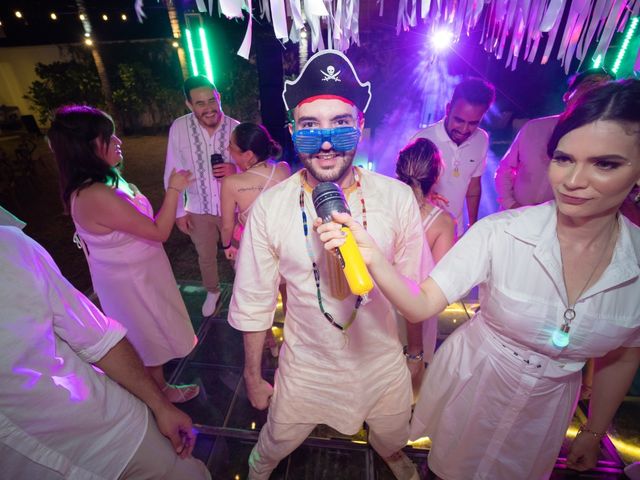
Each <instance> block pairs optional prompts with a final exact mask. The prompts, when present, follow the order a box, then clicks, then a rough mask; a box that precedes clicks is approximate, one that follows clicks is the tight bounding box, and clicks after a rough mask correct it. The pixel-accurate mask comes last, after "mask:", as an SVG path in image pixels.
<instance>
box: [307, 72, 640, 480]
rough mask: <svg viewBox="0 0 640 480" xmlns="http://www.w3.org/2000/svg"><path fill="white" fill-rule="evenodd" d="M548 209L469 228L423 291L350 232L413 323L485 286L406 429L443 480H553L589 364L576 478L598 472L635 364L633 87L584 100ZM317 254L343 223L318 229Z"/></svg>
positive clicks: (573, 455) (558, 149)
mask: <svg viewBox="0 0 640 480" xmlns="http://www.w3.org/2000/svg"><path fill="white" fill-rule="evenodd" d="M549 153H550V157H551V158H552V160H551V164H550V166H549V180H550V182H551V185H552V188H553V191H554V197H555V201H551V202H548V203H546V204H542V205H538V206H535V207H528V208H522V209H518V210H510V211H506V212H500V213H497V214H495V215H491V216H489V217H487V218H485V219H483V220H481V221H480V222H478V223H477V224H475V225H474V226H473V227H472V228H471V229H470V230H469V231H468V232H467V233H466V234H465V235H464V237H462V238H461V239H460V240H459V241H458V242H457V243H456V244H455V245H454V246H453V248H452V249H451V250H450V251H449V252H448V253H447V254H446V255H445V256H444V258H442V260H441V261H440V262H439V263H438V265H437V266H436V267H435V269H434V270H433V271H432V272H431V274H430V276H429V278H427V279H426V280H424V281H423V282H422V283H421V284H420V285H419V286H417V285H415V284H412V283H411V282H410V281H408V280H407V279H405V278H403V277H402V276H400V275H399V274H398V273H397V272H396V271H395V269H394V268H393V266H392V265H391V264H389V263H388V262H387V261H386V260H385V259H384V256H383V255H381V254H380V252H379V250H378V248H377V247H376V245H375V243H374V242H373V241H372V240H371V238H370V237H369V236H368V234H367V233H366V231H365V230H364V229H362V228H361V227H360V226H359V225H358V224H357V223H355V222H354V221H353V220H352V219H351V218H350V217H349V216H348V215H338V214H336V215H335V217H334V219H335V220H336V222H340V223H344V224H346V225H347V226H349V227H350V228H351V230H352V232H353V234H354V236H355V237H356V239H357V241H358V244H359V246H360V250H361V252H362V253H363V256H364V258H365V261H366V262H367V264H368V266H369V269H370V272H371V274H372V275H373V276H374V278H375V280H376V283H377V285H378V287H379V288H380V289H381V290H382V291H383V292H384V294H385V295H386V297H387V298H388V299H389V300H390V301H391V302H392V303H393V304H395V305H396V306H397V307H398V308H399V310H400V311H401V312H402V313H403V315H404V316H405V317H406V318H407V319H409V320H410V321H419V320H421V319H423V318H424V317H425V316H431V315H435V314H436V313H438V312H440V311H442V309H443V308H444V307H445V306H446V305H447V304H449V303H451V302H453V301H455V300H457V299H459V298H460V297H462V296H463V295H464V294H465V292H467V291H468V290H469V289H470V288H471V287H473V286H475V285H479V286H480V304H481V306H482V309H481V310H480V311H479V312H478V313H477V314H476V315H475V316H474V317H473V319H471V321H469V322H466V323H465V324H464V325H463V326H462V327H460V328H458V329H457V330H456V331H455V332H454V333H453V334H452V335H451V336H450V337H449V338H448V339H447V340H446V341H445V342H444V343H443V345H442V346H441V347H440V349H438V351H437V352H436V354H435V356H434V359H433V362H432V363H431V365H430V366H429V369H428V370H427V375H426V378H425V381H424V383H423V385H422V390H421V392H420V399H419V401H418V404H417V406H416V409H415V412H414V417H413V419H412V424H411V434H412V438H416V437H419V436H422V435H424V434H427V435H429V436H430V437H431V439H432V441H433V446H432V449H431V451H430V453H429V466H430V468H431V469H432V470H433V471H434V472H435V473H436V474H437V475H438V476H439V477H440V478H443V479H445V480H450V479H465V480H466V479H480V478H482V479H488V478H491V479H497V480H500V479H514V478H517V479H540V478H548V477H549V475H550V474H551V472H552V470H553V466H554V463H555V460H556V457H557V455H558V452H559V450H560V447H561V445H562V441H563V439H564V436H565V432H566V430H567V427H568V425H569V423H570V421H571V418H572V416H573V412H574V409H575V405H576V401H577V398H578V394H579V391H580V381H581V373H580V372H581V369H582V366H583V365H584V363H585V361H586V360H587V359H589V358H595V359H596V366H595V374H594V382H593V394H592V397H591V401H590V411H589V417H588V419H587V422H586V424H585V425H583V426H582V428H581V429H580V432H579V434H578V436H577V437H576V439H575V440H574V441H573V443H572V445H571V448H570V452H569V455H568V458H567V464H568V466H569V467H570V468H574V469H576V470H586V469H589V468H592V467H594V466H595V465H596V462H597V458H598V453H599V451H600V440H601V438H602V437H603V436H604V435H605V434H606V431H607V427H608V425H609V424H610V422H611V419H612V418H613V415H614V413H615V411H616V409H617V408H618V406H619V405H620V402H621V401H622V399H623V398H624V395H625V393H626V392H627V390H628V388H629V385H630V384H631V381H632V378H633V376H634V374H635V372H636V370H637V369H638V365H639V364H640V302H638V299H639V298H640V277H639V276H640V267H639V264H640V260H639V259H640V228H638V227H637V226H635V225H633V224H632V223H631V222H630V221H629V220H628V219H626V218H625V217H624V216H623V215H620V214H619V213H618V210H619V208H620V206H621V205H622V202H623V201H624V199H625V197H626V196H627V194H628V193H629V192H630V191H631V189H632V188H633V187H634V185H640V80H623V81H620V82H611V83H608V84H605V85H602V86H598V87H595V88H594V89H592V90H590V91H588V92H586V93H585V94H584V95H583V96H582V97H581V98H580V99H579V100H578V101H577V102H576V104H575V105H574V106H573V107H572V108H571V109H569V110H567V112H565V113H564V114H563V115H562V116H561V118H560V120H559V122H558V125H557V127H556V128H555V130H554V133H553V135H552V138H551V140H550V142H549ZM317 230H318V232H319V233H320V237H321V239H322V240H323V241H325V242H326V243H325V248H327V249H329V250H331V249H333V248H335V247H337V246H339V245H341V244H342V242H343V239H342V236H341V235H340V233H339V224H337V223H328V224H325V225H317Z"/></svg>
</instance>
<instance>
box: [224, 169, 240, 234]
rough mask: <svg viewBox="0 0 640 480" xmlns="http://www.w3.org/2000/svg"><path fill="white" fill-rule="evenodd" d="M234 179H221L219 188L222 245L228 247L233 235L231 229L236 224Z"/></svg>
mask: <svg viewBox="0 0 640 480" xmlns="http://www.w3.org/2000/svg"><path fill="white" fill-rule="evenodd" d="M234 180H235V177H226V178H223V179H222V186H221V188H220V210H221V211H222V229H221V232H220V233H221V236H222V245H229V244H230V243H231V237H232V235H233V227H234V226H235V223H236V204H237V202H236V198H235V193H236V192H235V191H234V188H235V184H236V182H235V181H234Z"/></svg>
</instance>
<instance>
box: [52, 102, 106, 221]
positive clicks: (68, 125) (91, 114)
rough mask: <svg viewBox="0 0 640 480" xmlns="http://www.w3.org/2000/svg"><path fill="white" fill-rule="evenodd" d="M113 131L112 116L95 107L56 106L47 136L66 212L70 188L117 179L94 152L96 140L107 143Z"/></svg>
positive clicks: (78, 188)
mask: <svg viewBox="0 0 640 480" xmlns="http://www.w3.org/2000/svg"><path fill="white" fill-rule="evenodd" d="M113 132H114V125H113V120H112V119H111V117H110V116H109V115H107V114H106V113H105V112H103V111H102V110H98V109H97V108H93V107H89V106H84V105H69V106H65V107H60V108H59V109H58V110H56V112H55V115H54V118H53V122H52V123H51V128H50V129H49V132H48V133H47V138H48V139H49V145H50V146H51V150H53V155H54V157H55V159H56V162H57V163H58V170H59V171H60V194H61V196H62V203H63V204H64V206H65V209H66V211H67V212H69V210H70V208H69V205H70V199H71V194H72V193H73V192H74V191H76V190H82V189H83V188H86V187H88V186H89V185H91V184H93V183H95V182H101V183H106V182H107V181H108V180H110V181H112V182H117V179H118V172H117V170H116V169H115V168H113V167H112V166H110V165H109V164H108V163H107V162H106V161H105V160H104V159H103V158H101V157H100V156H98V154H97V153H96V140H98V142H101V143H104V144H105V145H107V146H108V145H109V143H110V141H111V135H113Z"/></svg>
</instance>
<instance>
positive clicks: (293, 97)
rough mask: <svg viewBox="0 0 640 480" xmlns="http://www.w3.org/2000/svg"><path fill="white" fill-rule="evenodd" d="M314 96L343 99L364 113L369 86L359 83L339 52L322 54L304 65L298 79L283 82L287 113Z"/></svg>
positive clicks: (323, 52) (369, 99) (346, 60)
mask: <svg viewBox="0 0 640 480" xmlns="http://www.w3.org/2000/svg"><path fill="white" fill-rule="evenodd" d="M317 96H327V97H328V98H330V97H341V98H344V99H346V100H347V101H349V102H350V103H353V104H354V105H355V106H356V107H357V108H358V110H360V111H361V112H363V113H364V112H366V111H367V107H368V106H369V102H370V101H371V82H364V83H362V82H361V81H360V79H359V78H358V75H357V74H356V71H355V69H354V68H353V65H352V64H351V62H350V61H349V59H348V58H347V57H346V56H345V55H344V54H343V53H342V52H339V51H338V50H322V51H320V52H318V53H316V54H315V55H313V56H312V57H311V58H310V59H309V60H308V61H307V63H306V64H305V65H304V67H303V68H302V72H300V75H298V78H296V79H295V80H293V81H292V80H286V81H285V82H284V91H283V92H282V99H283V100H284V106H285V108H286V109H287V110H291V109H292V108H295V107H296V106H297V105H298V104H299V103H300V102H302V101H303V100H306V99H308V98H311V97H317ZM327 97H325V98H327Z"/></svg>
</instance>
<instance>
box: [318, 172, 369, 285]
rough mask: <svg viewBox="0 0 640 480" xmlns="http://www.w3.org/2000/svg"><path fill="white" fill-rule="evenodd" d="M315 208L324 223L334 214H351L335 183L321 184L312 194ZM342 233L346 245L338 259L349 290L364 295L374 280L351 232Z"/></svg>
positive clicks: (343, 228)
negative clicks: (344, 234) (344, 236)
mask: <svg viewBox="0 0 640 480" xmlns="http://www.w3.org/2000/svg"><path fill="white" fill-rule="evenodd" d="M312 198H313V206H314V207H315V209H316V214H317V215H318V217H320V218H321V219H322V222H323V223H327V222H330V221H331V220H332V216H331V213H332V212H344V213H348V214H351V211H350V210H349V206H348V205H347V200H346V199H345V197H344V193H343V192H342V189H341V188H340V186H338V185H337V184H335V183H333V182H321V183H319V184H318V185H317V186H316V187H315V188H314V189H313V193H312ZM342 231H343V232H345V233H346V234H347V236H346V240H345V243H344V244H343V245H342V246H341V247H339V248H338V249H337V252H336V253H337V254H338V259H339V260H340V265H341V266H342V271H343V272H344V276H345V277H346V279H347V283H348V284H349V289H350V290H351V293H353V294H354V295H364V294H366V293H368V292H369V291H371V289H373V280H372V279H371V275H369V271H368V270H367V266H366V265H365V263H364V260H363V258H362V254H361V253H360V250H359V249H358V245H357V244H356V241H355V239H354V238H353V235H352V234H351V230H349V229H348V228H347V227H345V226H343V227H342Z"/></svg>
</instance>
